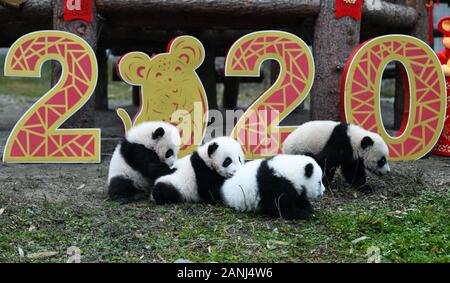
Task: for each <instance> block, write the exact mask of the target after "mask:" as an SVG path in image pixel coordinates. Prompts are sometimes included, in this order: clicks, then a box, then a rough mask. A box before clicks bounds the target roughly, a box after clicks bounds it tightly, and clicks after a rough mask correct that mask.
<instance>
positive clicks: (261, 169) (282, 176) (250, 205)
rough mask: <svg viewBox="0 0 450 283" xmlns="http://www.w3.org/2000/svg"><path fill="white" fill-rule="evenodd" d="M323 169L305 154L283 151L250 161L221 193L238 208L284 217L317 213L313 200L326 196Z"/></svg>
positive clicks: (226, 203) (226, 184) (227, 202)
mask: <svg viewBox="0 0 450 283" xmlns="http://www.w3.org/2000/svg"><path fill="white" fill-rule="evenodd" d="M324 191H325V187H324V185H323V184H322V169H321V168H320V166H319V165H318V164H317V162H316V161H315V160H314V159H313V158H311V157H309V156H304V155H287V154H280V155H276V156H274V157H272V158H269V159H257V160H254V161H250V162H247V163H246V164H245V165H244V167H242V169H240V170H239V171H238V172H237V173H236V174H235V175H234V176H233V177H231V178H230V179H228V180H227V181H225V183H224V185H223V186H222V188H221V196H222V199H223V202H224V203H225V205H227V206H229V207H231V208H234V209H235V210H237V211H254V212H259V213H262V214H265V215H269V216H272V217H276V218H278V217H282V218H284V219H306V218H308V217H309V216H310V215H311V214H313V212H314V209H313V208H312V206H311V203H310V200H314V199H318V198H320V197H322V195H323V193H324Z"/></svg>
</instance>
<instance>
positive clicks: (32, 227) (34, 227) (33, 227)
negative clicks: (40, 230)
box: [28, 225, 36, 232]
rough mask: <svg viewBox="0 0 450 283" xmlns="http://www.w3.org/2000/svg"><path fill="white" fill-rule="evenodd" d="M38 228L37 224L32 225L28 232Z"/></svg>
mask: <svg viewBox="0 0 450 283" xmlns="http://www.w3.org/2000/svg"><path fill="white" fill-rule="evenodd" d="M34 230H36V226H34V225H31V226H30V228H28V232H31V231H34Z"/></svg>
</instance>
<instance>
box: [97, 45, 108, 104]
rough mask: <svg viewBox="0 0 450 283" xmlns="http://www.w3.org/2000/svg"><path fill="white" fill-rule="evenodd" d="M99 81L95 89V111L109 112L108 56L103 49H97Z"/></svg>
mask: <svg viewBox="0 0 450 283" xmlns="http://www.w3.org/2000/svg"><path fill="white" fill-rule="evenodd" d="M96 56H97V62H98V81H97V87H96V88H95V109H97V110H108V54H107V51H106V50H105V49H103V48H99V49H97V52H96Z"/></svg>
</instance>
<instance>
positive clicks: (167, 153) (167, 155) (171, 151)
mask: <svg viewBox="0 0 450 283" xmlns="http://www.w3.org/2000/svg"><path fill="white" fill-rule="evenodd" d="M172 155H173V150H171V149H169V150H168V151H167V152H166V158H169V157H171V156H172Z"/></svg>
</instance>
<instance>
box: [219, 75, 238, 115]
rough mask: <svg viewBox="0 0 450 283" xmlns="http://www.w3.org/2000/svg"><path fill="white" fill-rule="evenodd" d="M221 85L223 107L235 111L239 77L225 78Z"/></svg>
mask: <svg viewBox="0 0 450 283" xmlns="http://www.w3.org/2000/svg"><path fill="white" fill-rule="evenodd" d="M223 85H224V88H223V107H224V108H225V109H235V108H236V106H237V101H238V95H239V77H225V78H224V80H223Z"/></svg>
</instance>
